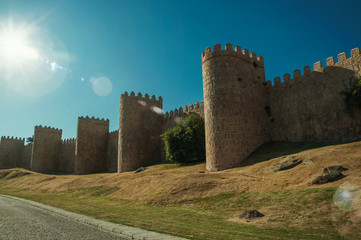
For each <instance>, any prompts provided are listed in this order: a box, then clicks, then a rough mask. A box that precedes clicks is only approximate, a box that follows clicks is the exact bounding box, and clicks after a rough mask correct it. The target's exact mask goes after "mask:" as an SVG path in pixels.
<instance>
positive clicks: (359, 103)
mask: <svg viewBox="0 0 361 240" xmlns="http://www.w3.org/2000/svg"><path fill="white" fill-rule="evenodd" d="M342 95H343V100H344V103H345V108H346V112H347V113H348V114H349V115H350V116H351V117H354V116H355V113H356V111H357V110H360V109H361V78H360V80H359V81H357V82H356V83H355V84H354V85H353V86H352V87H351V88H349V89H345V90H343V91H342Z"/></svg>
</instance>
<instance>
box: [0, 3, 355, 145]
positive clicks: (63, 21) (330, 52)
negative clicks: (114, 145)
mask: <svg viewBox="0 0 361 240" xmlns="http://www.w3.org/2000/svg"><path fill="white" fill-rule="evenodd" d="M360 9H361V1H359V0H356V1H349V0H344V1H332V0H328V1H317V0H313V1H305V0H303V1H262V0H257V1H240V0H239V1H227V0H223V1H211V0H207V1H201V0H192V1H188V0H180V1H176V0H164V1H163V0H144V1H140V0H129V1H123V0H117V1H110V0H103V1H101V0H97V1H94V0H86V1H85V0H84V1H81V0H76V1H74V0H64V1H52V0H46V1H28V0H24V1H17V0H11V1H9V0H0V135H1V136H3V135H4V136H16V137H29V136H32V134H33V132H34V126H35V125H47V126H52V127H56V128H61V129H63V138H64V139H65V138H72V137H76V126H77V118H78V116H86V115H88V116H95V117H100V118H108V119H109V120H110V130H111V131H113V130H116V129H118V114H119V99H120V94H121V93H123V92H125V91H128V92H131V91H135V92H136V93H138V92H141V93H142V94H143V95H144V94H145V93H148V94H149V95H153V94H154V95H156V96H157V97H158V96H162V97H163V103H164V104H163V108H164V111H169V110H172V109H175V108H179V107H180V106H184V105H185V104H187V105H189V104H190V103H194V102H195V101H201V100H202V99H203V89H202V69H201V65H202V64H201V53H202V51H204V49H205V48H206V47H212V46H213V45H214V44H217V43H220V44H222V45H223V46H224V44H226V43H231V44H233V45H239V46H241V47H242V48H247V49H249V50H250V52H252V51H254V52H256V53H257V55H262V56H263V57H264V59H265V68H266V78H267V79H268V80H271V79H273V78H274V77H276V76H282V75H283V74H285V73H292V71H293V70H295V69H300V70H302V68H303V67H304V66H305V65H310V66H312V64H313V63H314V62H316V61H319V60H320V61H322V62H323V63H324V64H325V60H326V58H327V57H330V56H335V57H336V56H337V54H338V53H340V52H346V53H347V54H348V56H349V53H350V50H351V49H352V48H355V47H361V31H360V26H361V13H360ZM230 107H231V106H230Z"/></svg>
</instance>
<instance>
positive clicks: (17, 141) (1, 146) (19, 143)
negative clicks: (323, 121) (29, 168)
mask: <svg viewBox="0 0 361 240" xmlns="http://www.w3.org/2000/svg"><path fill="white" fill-rule="evenodd" d="M24 141H25V139H24V138H17V137H15V138H14V137H5V136H4V137H1V142H0V169H2V168H14V167H22V162H21V154H22V151H23V148H24Z"/></svg>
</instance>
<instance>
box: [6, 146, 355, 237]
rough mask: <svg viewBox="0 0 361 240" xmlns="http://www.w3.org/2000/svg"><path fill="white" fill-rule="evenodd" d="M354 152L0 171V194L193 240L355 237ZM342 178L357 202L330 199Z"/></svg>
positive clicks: (261, 153) (308, 149) (311, 149)
mask: <svg viewBox="0 0 361 240" xmlns="http://www.w3.org/2000/svg"><path fill="white" fill-rule="evenodd" d="M360 156H361V142H354V143H349V144H343V145H334V146H326V147H319V146H318V147H317V148H316V146H314V145H307V144H287V143H272V144H266V145H264V146H263V147H261V148H260V149H259V150H258V151H256V152H255V153H254V154H253V155H252V156H250V157H249V159H247V161H246V163H243V164H242V165H243V166H240V167H239V168H234V169H230V170H226V171H221V172H216V173H210V172H207V171H206V172H205V173H199V171H205V164H204V163H201V164H195V165H192V166H184V167H179V166H176V165H172V164H161V165H155V166H151V167H149V168H148V169H147V170H146V171H144V172H141V173H138V174H134V173H122V174H116V173H114V174H109V173H107V174H92V175H82V176H77V175H49V174H40V173H34V172H30V171H26V170H22V169H12V170H0V193H3V194H10V195H15V196H20V197H24V198H27V199H31V200H34V201H38V202H42V203H46V204H49V205H52V206H56V207H60V208H64V209H67V210H70V211H73V212H77V213H82V214H85V215H89V216H93V217H96V218H99V219H104V220H108V221H112V222H116V223H121V224H126V225H131V226H136V227H141V228H144V229H150V230H154V231H158V232H165V233H171V234H175V235H179V236H184V237H187V236H190V235H193V237H194V239H270V238H271V239H343V238H346V239H358V238H361V191H359V190H358V189H356V188H355V187H356V186H358V187H360V186H361V174H360V170H361V157H360ZM290 157H296V158H300V159H302V160H303V163H302V164H301V165H298V166H297V167H295V168H293V169H289V170H286V171H282V172H276V173H275V172H273V171H271V170H270V167H271V166H273V165H275V164H278V163H280V162H283V161H285V160H286V159H288V158H290ZM334 164H340V165H343V166H344V167H346V168H349V170H348V171H346V172H344V174H345V175H346V177H345V178H343V179H341V180H339V181H336V182H333V183H328V184H325V185H320V186H309V185H308V183H309V182H310V181H311V180H312V179H313V178H315V177H316V176H318V175H320V174H321V173H322V169H323V168H324V167H326V166H329V165H334ZM345 184H348V185H352V186H353V187H354V188H355V189H354V191H353V192H352V194H351V195H352V196H353V198H352V199H355V200H354V201H353V202H350V201H348V202H345V201H343V202H341V203H344V205H340V202H336V204H335V202H334V196H335V192H336V191H337V189H338V188H339V187H340V186H345ZM336 195H337V194H336ZM337 196H338V195H337ZM345 203H346V205H345ZM347 204H348V205H347ZM337 206H342V208H340V207H337ZM244 209H257V210H259V211H260V212H262V213H264V214H265V217H263V218H260V219H256V220H252V221H249V222H247V221H244V220H240V219H238V218H237V215H238V214H240V213H241V212H242V210H244Z"/></svg>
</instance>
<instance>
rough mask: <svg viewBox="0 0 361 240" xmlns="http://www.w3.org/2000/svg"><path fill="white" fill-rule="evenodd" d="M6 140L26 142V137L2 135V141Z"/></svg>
mask: <svg viewBox="0 0 361 240" xmlns="http://www.w3.org/2000/svg"><path fill="white" fill-rule="evenodd" d="M6 140H12V141H19V142H24V141H25V138H20V137H19V138H18V137H10V136H2V137H1V141H6Z"/></svg>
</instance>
